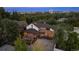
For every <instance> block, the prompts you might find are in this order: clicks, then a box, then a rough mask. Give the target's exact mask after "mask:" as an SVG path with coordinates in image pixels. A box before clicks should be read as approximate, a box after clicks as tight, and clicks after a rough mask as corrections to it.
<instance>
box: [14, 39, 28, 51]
mask: <svg viewBox="0 0 79 59" xmlns="http://www.w3.org/2000/svg"><path fill="white" fill-rule="evenodd" d="M15 50H16V51H27V45H26V43H25V41H23V40H22V39H20V38H17V40H16V41H15Z"/></svg>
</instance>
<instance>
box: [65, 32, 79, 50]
mask: <svg viewBox="0 0 79 59" xmlns="http://www.w3.org/2000/svg"><path fill="white" fill-rule="evenodd" d="M66 50H68V51H73V50H79V38H78V34H77V33H76V32H72V33H69V38H68V40H67V42H66Z"/></svg>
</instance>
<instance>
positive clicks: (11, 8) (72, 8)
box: [5, 7, 79, 12]
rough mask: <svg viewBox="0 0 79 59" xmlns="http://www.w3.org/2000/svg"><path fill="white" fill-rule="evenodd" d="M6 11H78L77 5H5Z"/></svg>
mask: <svg viewBox="0 0 79 59" xmlns="http://www.w3.org/2000/svg"><path fill="white" fill-rule="evenodd" d="M5 10H6V11H8V12H13V11H17V12H47V11H49V10H52V11H79V7H6V8H5Z"/></svg>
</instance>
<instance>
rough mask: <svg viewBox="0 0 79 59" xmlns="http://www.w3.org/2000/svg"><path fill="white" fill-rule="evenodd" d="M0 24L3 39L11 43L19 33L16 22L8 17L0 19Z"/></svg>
mask: <svg viewBox="0 0 79 59" xmlns="http://www.w3.org/2000/svg"><path fill="white" fill-rule="evenodd" d="M0 24H1V28H2V37H3V39H4V40H5V41H6V43H11V44H12V43H13V42H14V41H15V40H16V37H17V36H18V34H19V32H18V27H17V26H18V25H17V23H16V22H14V21H12V20H9V19H3V20H1V23H0Z"/></svg>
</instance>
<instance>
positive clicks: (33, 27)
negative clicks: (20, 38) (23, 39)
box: [26, 24, 39, 31]
mask: <svg viewBox="0 0 79 59" xmlns="http://www.w3.org/2000/svg"><path fill="white" fill-rule="evenodd" d="M26 29H35V30H37V31H39V28H38V27H37V26H35V25H34V24H29V25H28V26H27V27H26Z"/></svg>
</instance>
